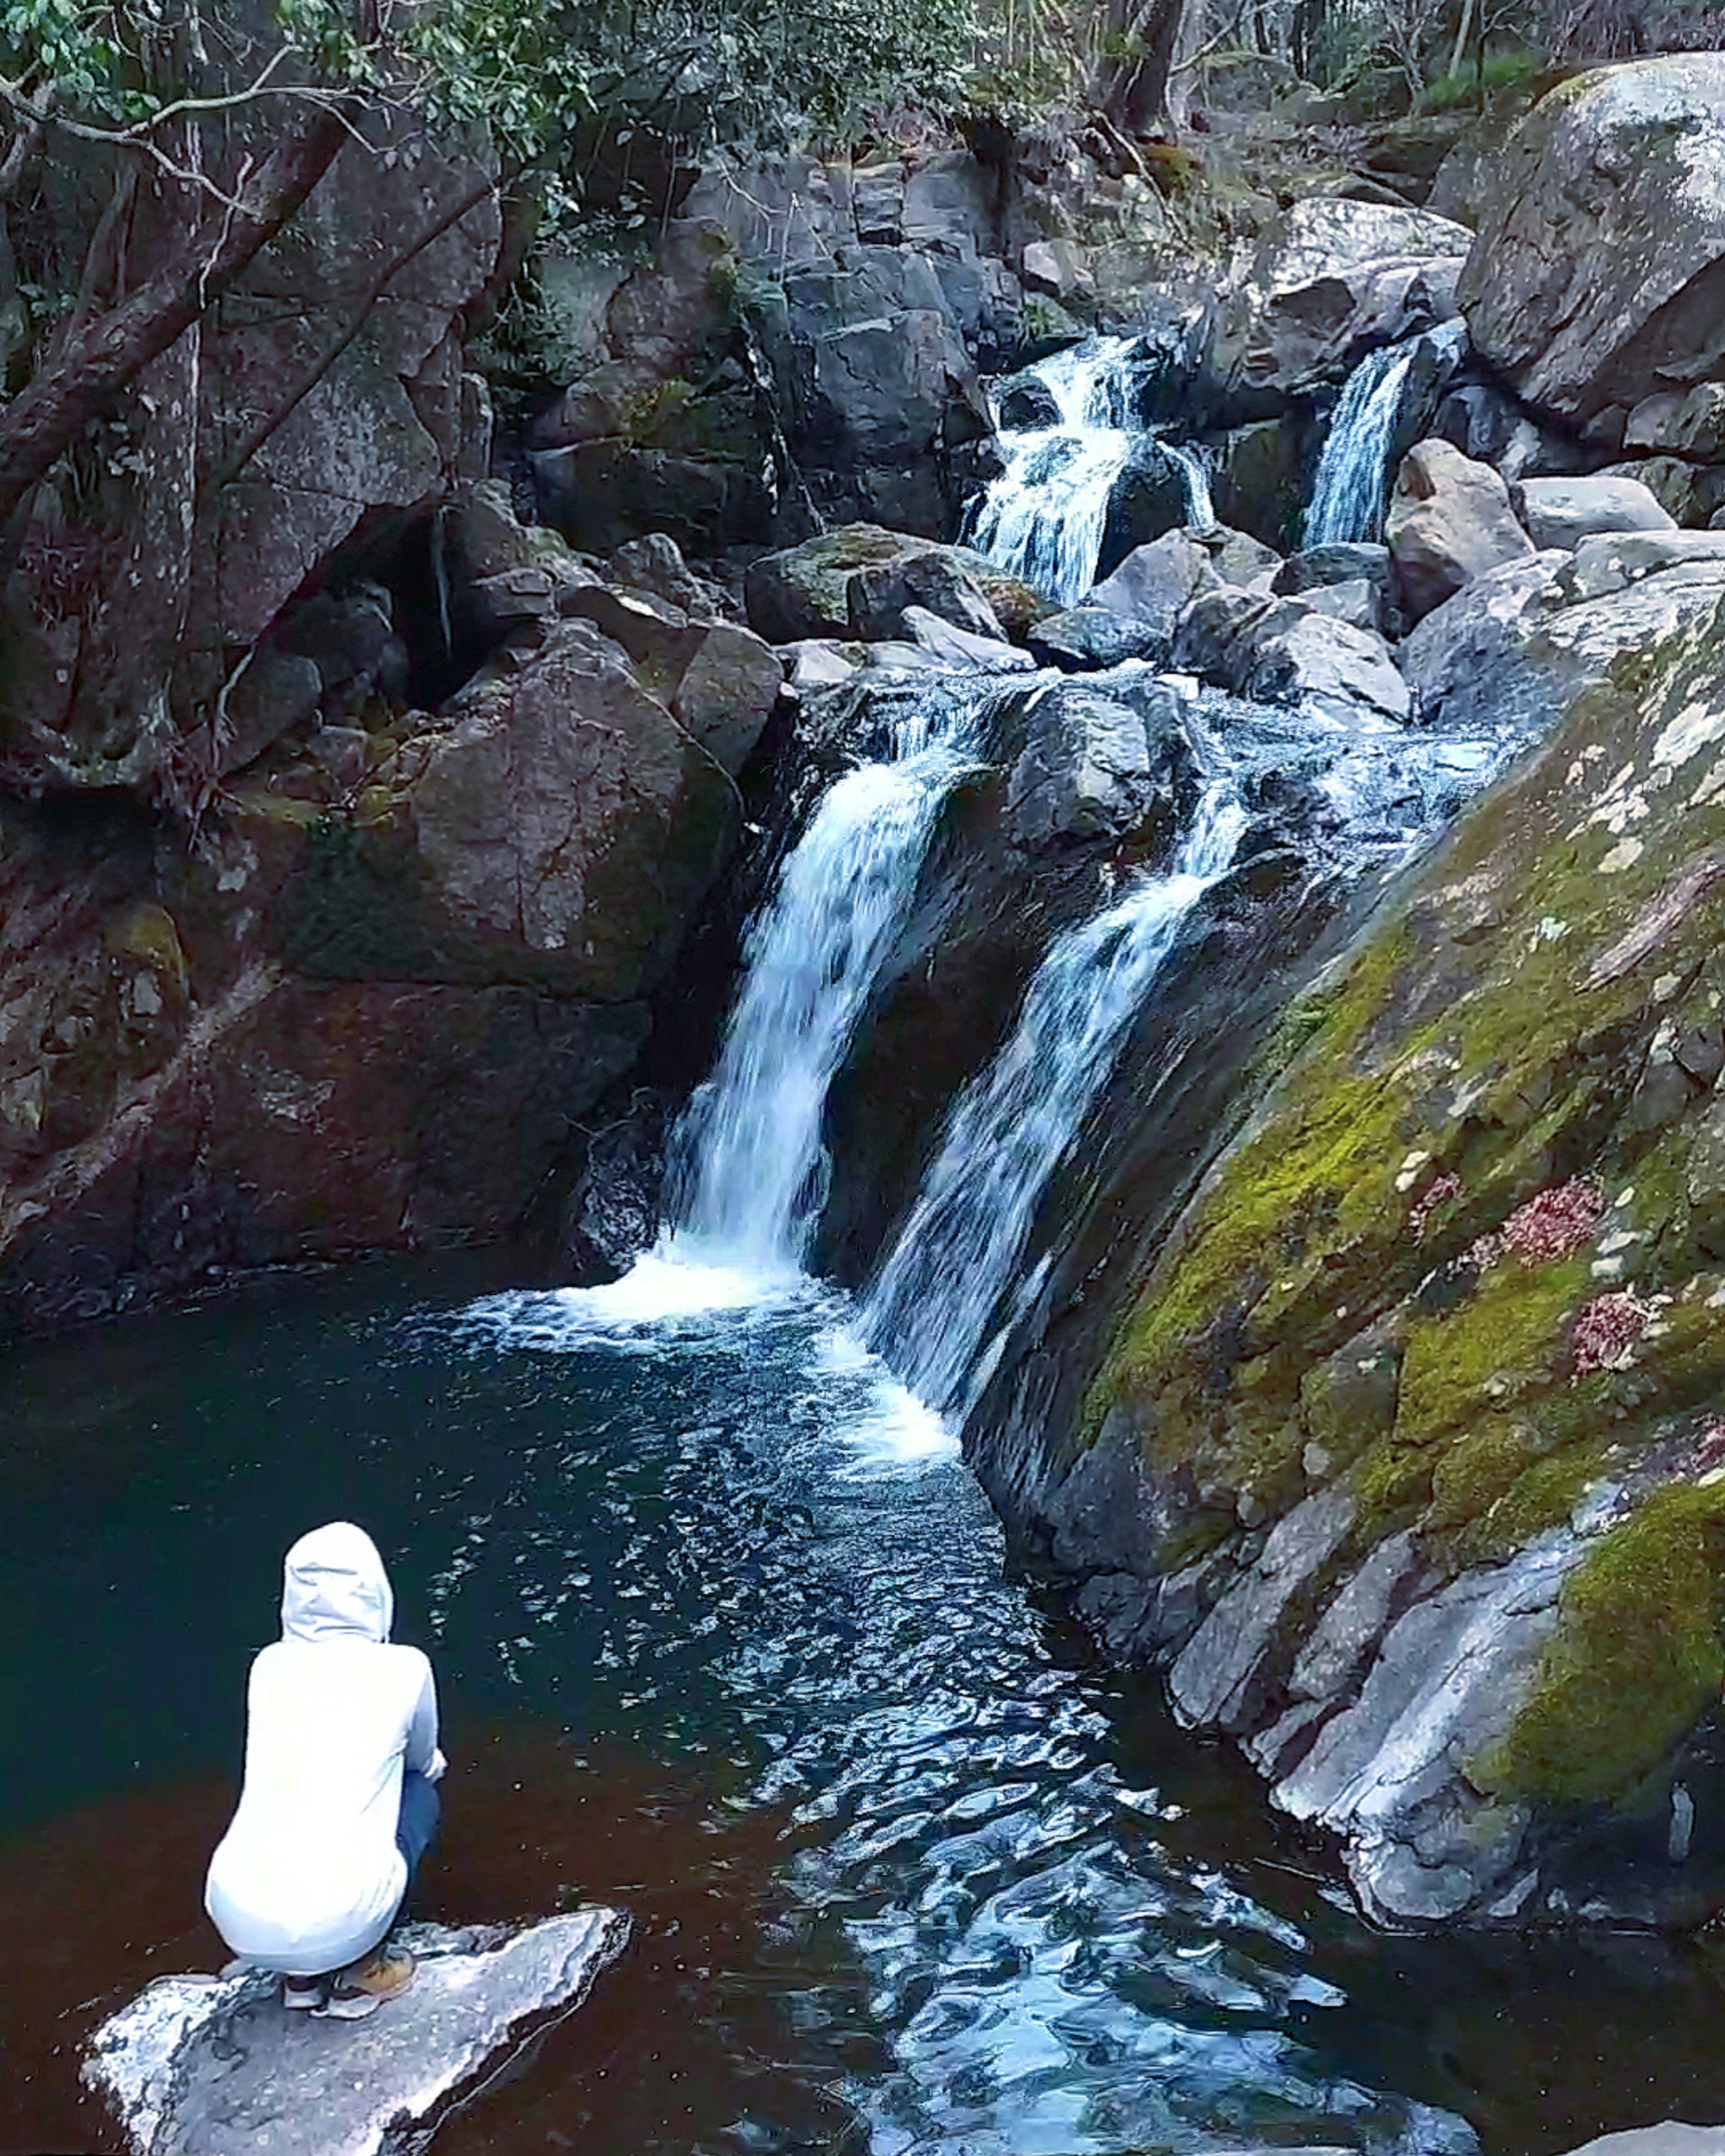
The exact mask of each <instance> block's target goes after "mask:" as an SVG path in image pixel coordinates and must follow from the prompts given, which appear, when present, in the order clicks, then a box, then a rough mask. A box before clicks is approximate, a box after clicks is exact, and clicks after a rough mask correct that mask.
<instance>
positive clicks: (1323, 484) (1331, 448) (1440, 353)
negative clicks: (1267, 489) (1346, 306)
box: [1301, 321, 1467, 547]
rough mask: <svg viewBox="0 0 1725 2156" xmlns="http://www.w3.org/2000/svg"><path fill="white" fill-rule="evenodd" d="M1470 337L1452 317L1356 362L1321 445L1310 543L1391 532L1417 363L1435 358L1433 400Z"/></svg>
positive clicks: (1309, 517) (1309, 516) (1306, 532)
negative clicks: (1397, 459)
mask: <svg viewBox="0 0 1725 2156" xmlns="http://www.w3.org/2000/svg"><path fill="white" fill-rule="evenodd" d="M1466 342H1467V332H1466V328H1465V326H1463V325H1462V324H1461V322H1460V321H1453V322H1445V323H1444V324H1443V325H1442V326H1440V328H1438V329H1436V330H1433V331H1428V332H1427V333H1425V335H1423V336H1414V337H1409V339H1408V340H1407V341H1406V342H1405V343H1403V344H1393V345H1384V346H1379V348H1378V350H1377V351H1376V352H1368V353H1367V354H1366V356H1365V357H1364V358H1363V360H1361V361H1360V362H1359V363H1358V365H1357V366H1356V367H1354V369H1353V372H1352V373H1351V374H1350V375H1349V376H1348V379H1347V381H1346V382H1344V383H1343V388H1342V394H1341V396H1340V397H1339V398H1337V401H1336V409H1335V412H1334V413H1333V414H1332V418H1331V420H1330V425H1329V431H1328V433H1327V434H1326V435H1325V436H1324V443H1323V447H1322V449H1321V450H1320V451H1319V453H1318V459H1317V472H1316V473H1315V474H1314V475H1313V478H1312V498H1311V500H1310V501H1309V502H1308V503H1307V508H1306V517H1305V522H1304V525H1303V526H1302V529H1301V543H1302V544H1303V545H1305V546H1307V547H1330V546H1336V545H1348V544H1353V543H1354V542H1358V541H1360V540H1368V541H1375V540H1377V539H1379V538H1381V537H1382V536H1383V531H1384V506H1385V504H1386V503H1387V501H1388V500H1389V483H1390V480H1391V478H1392V476H1393V472H1392V465H1393V461H1394V457H1393V453H1394V449H1395V446H1396V438H1397V436H1398V434H1400V435H1401V436H1402V439H1403V445H1404V446H1405V445H1406V439H1407V430H1406V421H1407V417H1408V410H1407V408H1408V404H1409V397H1410V394H1411V393H1412V391H1413V388H1414V376H1415V370H1416V367H1417V365H1418V363H1419V362H1420V360H1421V359H1422V358H1423V359H1425V361H1426V362H1428V376H1427V380H1426V382H1425V388H1426V391H1427V393H1428V396H1427V399H1426V401H1427V403H1428V408H1429V403H1430V398H1429V393H1430V388H1431V384H1432V378H1433V377H1442V376H1444V375H1446V374H1447V373H1448V372H1450V369H1451V368H1453V367H1454V366H1455V362H1457V360H1459V359H1460V357H1461V354H1462V352H1463V351H1464V349H1465V348H1466Z"/></svg>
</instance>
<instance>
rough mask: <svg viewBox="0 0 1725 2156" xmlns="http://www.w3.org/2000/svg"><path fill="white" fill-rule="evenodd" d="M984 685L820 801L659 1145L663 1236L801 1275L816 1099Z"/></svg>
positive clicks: (906, 890) (908, 731)
mask: <svg viewBox="0 0 1725 2156" xmlns="http://www.w3.org/2000/svg"><path fill="white" fill-rule="evenodd" d="M994 693H995V685H993V684H992V683H989V682H978V683H975V684H973V685H971V687H970V689H969V690H968V694H967V693H966V692H964V691H962V690H960V691H953V690H947V691H945V692H942V693H941V694H940V695H939V696H938V698H937V695H936V693H935V692H930V694H928V695H927V696H925V697H924V698H922V699H921V700H917V701H913V702H912V704H911V709H910V711H908V713H907V714H906V715H903V716H901V717H900V718H899V719H898V720H897V721H896V724H895V726H894V727H893V730H892V740H891V754H890V757H889V759H888V760H887V761H885V762H875V763H865V764H862V765H860V766H859V767H857V768H856V769H855V770H853V771H850V772H847V773H845V776H844V777H843V778H840V779H839V782H838V783H837V784H836V785H835V786H834V787H833V788H831V790H830V791H829V793H827V795H826V796H825V798H824V799H823V801H822V802H821V803H820V806H819V808H818V809H817V810H816V811H815V814H814V818H813V819H812V821H811V822H810V824H809V828H808V829H807V830H806V831H805V832H804V834H803V837H802V838H801V839H799V840H798V844H797V845H796V847H795V849H794V850H793V852H792V853H791V855H790V856H789V858H788V860H787V861H786V863H785V865H784V870H783V874H782V875H781V877H780V880H779V884H778V890H777V891H776V892H775V894H774V896H773V901H772V904H771V905H770V906H768V908H767V909H766V911H764V912H763V913H762V915H761V916H759V917H758V918H757V921H755V923H754V925H753V927H752V929H751V931H750V933H749V936H748V938H747V945H746V947H745V951H744V960H745V972H744V976H743V987H742V994H741V995H740V997H739V998H738V1000H737V1007H736V1009H735V1010H734V1011H733V1012H732V1016H731V1020H730V1024H729V1025H728V1027H727V1028H726V1034H725V1042H724V1046H723V1048H722V1050H721V1052H720V1055H719V1061H718V1065H717V1067H716V1070H714V1073H713V1075H712V1076H711V1079H710V1080H709V1081H707V1083H706V1085H704V1086H701V1088H700V1090H699V1091H697V1092H696V1095H695V1097H694V1099H693V1100H692V1101H691V1103H690V1105H689V1107H688V1110H687V1111H686V1112H685V1115H684V1116H683V1118H682V1121H681V1122H680V1125H679V1127H678V1129H677V1132H676V1133H675V1137H674V1138H673V1142H672V1152H673V1157H674V1159H675V1161H676V1162H677V1163H679V1164H680V1166H679V1170H678V1180H679V1183H680V1193H681V1202H680V1205H679V1206H678V1208H677V1214H676V1217H677V1229H676V1233H675V1240H677V1241H678V1242H680V1243H685V1244H692V1245H694V1246H695V1247H696V1250H697V1251H698V1252H699V1254H700V1255H701V1256H702V1257H703V1258H704V1259H706V1260H707V1261H708V1262H711V1261H713V1260H718V1261H721V1262H722V1263H724V1264H726V1265H731V1266H733V1267H736V1268H737V1269H738V1270H742V1271H745V1272H748V1273H752V1274H756V1275H762V1274H765V1275H778V1276H783V1275H788V1274H793V1273H795V1272H797V1271H798V1270H800V1268H801V1266H802V1263H803V1258H804V1256H805V1255H806V1252H807V1247H808V1243H809V1236H810V1235H811V1234H812V1233H813V1231H814V1227H815V1224H816V1223H817V1222H818V1221H819V1217H820V1210H821V1206H822V1204H823V1202H824V1195H825V1181H826V1178H825V1174H824V1167H825V1160H824V1152H823V1150H822V1146H821V1117H822V1113H823V1111H824V1107H825V1105H826V1096H827V1089H828V1087H829V1085H830V1084H831V1082H832V1079H833V1075H834V1071H835V1070H837V1069H838V1067H839V1062H840V1060H842V1058H843V1056H844V1054H845V1049H846V1048H847V1047H848V1046H849V1045H850V1037H851V1034H853V1032H854V1031H855V1028H856V1024H857V1022H858V1020H859V1019H860V1018H861V1016H862V1014H863V1010H864V1008H865V1004H867V1001H868V998H869V993H870V989H871V988H873V986H874V983H875V975H876V973H878V972H879V971H880V965H881V962H882V961H883V960H884V959H885V957H886V954H887V952H888V951H889V950H890V949H891V945H892V941H893V937H894V936H895V934H896V931H897V929H898V927H899V925H900V923H901V921H902V919H903V917H904V915H905V912H906V908H907V907H908V906H909V904H910V901H911V894H912V892H913V891H914V890H915V887H916V875H917V871H918V870H919V869H920V868H921V866H922V856H923V854H924V852H925V851H926V850H927V845H928V841H929V839H930V837H931V835H932V832H933V829H934V825H935V821H936V819H937V817H938V815H939V814H940V809H941V804H942V802H943V801H944V800H945V799H946V797H947V792H948V790H949V789H950V788H951V787H952V783H953V781H954V780H955V779H956V778H957V776H958V774H959V773H960V772H962V771H963V769H964V768H965V767H966V763H967V760H968V756H967V752H968V743H969V741H970V737H971V734H972V730H973V723H974V721H976V719H977V718H978V715H979V713H980V711H981V710H982V708H983V706H984V705H985V703H986V702H987V701H988V698H989V696H992V695H993V694H994Z"/></svg>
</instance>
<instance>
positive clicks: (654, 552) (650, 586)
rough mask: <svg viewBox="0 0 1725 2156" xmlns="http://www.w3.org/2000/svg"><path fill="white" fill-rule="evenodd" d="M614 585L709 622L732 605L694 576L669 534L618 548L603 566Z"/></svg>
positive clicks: (718, 590) (648, 534)
mask: <svg viewBox="0 0 1725 2156" xmlns="http://www.w3.org/2000/svg"><path fill="white" fill-rule="evenodd" d="M605 573H606V575H607V576H608V577H609V578H610V579H611V581H612V582H613V583H618V584H623V585H624V586H626V587H627V588H629V589H630V590H632V591H638V592H649V593H651V594H652V595H653V597H654V598H660V599H664V600H665V601H667V602H668V603H670V605H672V606H675V607H680V608H682V610H683V612H684V613H686V614H689V615H691V616H702V617H706V618H708V619H711V618H714V617H716V616H718V615H721V614H725V613H729V611H730V607H731V603H730V601H729V599H728V598H726V594H725V593H724V592H723V591H722V590H721V588H720V587H719V586H718V585H717V584H715V583H711V582H710V581H709V580H708V579H707V578H706V577H701V576H697V575H696V572H695V571H694V570H693V569H691V567H689V564H688V563H687V562H685V560H684V559H683V551H682V549H681V547H679V546H678V544H677V542H676V541H675V539H673V538H671V537H670V536H669V534H668V533H666V532H663V531H649V532H645V533H644V534H643V535H642V536H641V537H640V538H639V539H631V540H629V542H628V543H627V544H626V545H624V546H622V547H619V548H618V549H617V551H616V552H615V553H614V554H613V555H612V557H611V558H610V559H609V561H608V562H606V564H605Z"/></svg>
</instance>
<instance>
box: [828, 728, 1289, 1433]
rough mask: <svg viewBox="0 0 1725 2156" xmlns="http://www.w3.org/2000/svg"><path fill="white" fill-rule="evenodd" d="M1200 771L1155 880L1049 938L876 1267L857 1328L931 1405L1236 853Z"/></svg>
mask: <svg viewBox="0 0 1725 2156" xmlns="http://www.w3.org/2000/svg"><path fill="white" fill-rule="evenodd" d="M1211 760H1212V762H1213V764H1214V765H1215V766H1217V768H1216V769H1214V772H1213V774H1212V775H1211V776H1210V778H1209V783H1208V784H1207V786H1206V788H1205V792H1204V797H1203V798H1202V800H1201V802H1200V803H1199V808H1198V810H1197V812H1196V814H1195V815H1194V819H1193V824H1192V829H1191V830H1190V832H1189V834H1188V835H1187V837H1186V839H1185V841H1184V843H1183V845H1182V846H1181V848H1180V852H1179V857H1178V860H1177V861H1176V862H1175V864H1174V866H1173V869H1172V870H1171V871H1170V872H1169V874H1168V875H1166V876H1160V877H1154V878H1151V877H1146V878H1145V879H1143V880H1142V881H1141V882H1139V883H1138V884H1137V885H1136V887H1135V888H1133V889H1132V890H1131V891H1128V892H1127V895H1126V896H1125V897H1123V898H1122V899H1120V900H1118V901H1117V902H1116V903H1115V904H1114V905H1112V906H1109V907H1107V908H1106V911H1103V912H1101V913H1099V914H1097V915H1096V916H1095V917H1094V918H1093V919H1091V920H1090V921H1085V922H1083V923H1082V924H1081V926H1080V927H1076V928H1074V929H1071V930H1070V931H1069V932H1067V933H1066V934H1065V936H1062V937H1060V938H1058V940H1057V941H1056V942H1055V943H1054V945H1053V946H1052V947H1050V950H1049V952H1048V954H1047V956H1046V957H1045V958H1044V960H1043V962H1042V964H1041V966H1040V968H1039V969H1038V971H1037V973H1036V976H1035V978H1034V980H1033V981H1032V982H1031V983H1030V987H1029V993H1027V994H1026V996H1025V998H1024V1008H1023V1009H1022V1011H1021V1012H1020V1013H1019V1020H1018V1024H1017V1026H1016V1028H1015V1029H1014V1032H1013V1034H1012V1035H1011V1038H1010V1039H1009V1040H1008V1042H1007V1044H1006V1045H1005V1047H1004V1049H1002V1050H1001V1051H1000V1053H999V1055H997V1056H996V1057H995V1059H994V1060H993V1063H992V1064H991V1065H989V1066H988V1069H987V1070H983V1071H981V1072H979V1073H978V1075H977V1076H976V1078H975V1079H974V1080H973V1081H972V1083H971V1084H970V1086H968V1088H967V1089H966V1091H964V1093H963V1095H962V1096H961V1097H960V1099H959V1101H958V1103H957V1107H956V1108H955V1109H954V1110H953V1111H952V1116H951V1119H950V1121H949V1122H948V1125H947V1134H946V1138H945V1141H944V1142H943V1144H942V1147H941V1150H940V1153H939V1155H938V1157H937V1159H936V1161H935V1163H934V1165H933V1166H932V1168H931V1169H930V1170H929V1172H928V1174H927V1177H926V1178H925V1179H924V1182H923V1185H922V1192H921V1193H920V1194H919V1196H918V1197H917V1199H916V1205H915V1207H914V1208H913V1209H912V1211H911V1216H910V1218H909V1219H908V1220H906V1223H905V1225H904V1227H903V1229H902V1230H901V1233H900V1235H899V1237H898V1240H897V1241H896V1243H895V1245H893V1248H892V1250H891V1252H890V1253H889V1254H888V1255H887V1258H886V1262H885V1263H884V1264H883V1265H882V1266H881V1267H880V1271H879V1273H878V1274H877V1276H876V1277H875V1282H874V1284H873V1286H872V1287H871V1288H870V1292H869V1296H868V1300H867V1303H866V1306H865V1311H864V1314H863V1331H864V1336H865V1338H866V1339H867V1340H868V1342H869V1344H870V1346H871V1347H873V1348H874V1349H875V1352H876V1353H879V1354H880V1356H882V1357H883V1358H885V1360H886V1361H887V1362H888V1363H890V1364H891V1366H892V1368H894V1369H895V1370H896V1371H897V1372H898V1373H899V1375H900V1376H901V1378H903V1379H904V1381H905V1383H906V1384H907V1385H909V1386H910V1388H911V1391H912V1392H914V1393H915V1394H917V1396H918V1397H919V1398H920V1399H924V1400H926V1401H927V1403H928V1404H929V1405H930V1406H931V1407H934V1408H937V1409H941V1410H942V1412H945V1413H949V1414H955V1415H957V1416H958V1417H960V1418H961V1419H962V1415H963V1409H965V1407H966V1406H967V1405H968V1395H969V1393H970V1390H971V1387H972V1381H973V1378H975V1377H976V1375H977V1374H978V1370H979V1366H980V1364H981V1363H982V1360H983V1353H984V1349H985V1347H986V1346H987V1344H988V1333H989V1327H990V1324H991V1321H992V1320H993V1317H994V1315H995V1312H997V1311H998V1310H999V1307H1000V1306H1001V1303H1002V1301H1003V1300H1004V1297H1005V1296H1006V1294H1007V1291H1008V1290H1009V1288H1010V1286H1011V1285H1012V1281H1013V1274H1014V1268H1015V1266H1016V1265H1017V1264H1018V1261H1019V1258H1020V1257H1021V1256H1022V1255H1023V1253H1024V1244H1025V1240H1026V1239H1027V1237H1028V1236H1029V1231H1030V1224H1031V1220H1032V1218H1033V1216H1034V1213H1035V1210H1036V1208H1037V1205H1038V1203H1039V1201H1040V1199H1041V1197H1042V1193H1043V1192H1044V1191H1045V1189H1046V1188H1047V1187H1048V1184H1049V1182H1050V1178H1051V1177H1052V1176H1053V1174H1054V1172H1055V1168H1057V1167H1058V1166H1059V1165H1060V1162H1061V1161H1062V1160H1063V1159H1064V1158H1065V1154H1066V1152H1067V1149H1068V1147H1070V1145H1071V1143H1072V1141H1073V1140H1074V1138H1075V1137H1076V1136H1077V1134H1078V1129H1079V1126H1080V1124H1081V1122H1083V1120H1084V1116H1085V1113H1086V1111H1087V1109H1088V1108H1089V1106H1090V1105H1091V1101H1092V1100H1093V1099H1094V1098H1095V1096H1096V1091H1097V1089H1098V1087H1099V1086H1100V1085H1101V1082H1102V1081H1103V1080H1104V1079H1105V1078H1106V1075H1107V1074H1108V1070H1109V1068H1110V1066H1111V1063H1112V1060H1113V1055H1114V1051H1115V1050H1116V1049H1117V1047H1118V1045H1119V1043H1120V1039H1121V1036H1122V1034H1123V1032H1124V1031H1125V1029H1126V1028H1127V1026H1128V1025H1129V1024H1131V1022H1132V1019H1133V1018H1134V1017H1135V1016H1136V1015H1137V1012H1138V1010H1139V1009H1140V1008H1141V1006H1142V1004H1143V1001H1144V998H1145V997H1146V996H1147V994H1148V993H1149V992H1150V989H1151V988H1152V985H1153V983H1154V981H1155V978H1156V975H1157V973H1158V970H1159V969H1160V968H1161V966H1162V964H1163V961H1164V960H1165V959H1166V958H1167V957H1168V953H1169V952H1171V951H1172V950H1173V947H1174V945H1175V943H1176V942H1177V941H1178V937H1179V934H1180V931H1181V929H1182V927H1183V926H1184V924H1185V921H1186V920H1187V918H1188V916H1189V915H1190V913H1191V911H1192V910H1193V908H1194V906H1196V905H1197V903H1198V901H1199V899H1200V898H1202V896H1204V892H1205V891H1208V890H1209V887H1210V885H1212V884H1214V882H1215V881H1216V880H1217V878H1218V877H1219V876H1221V875H1224V874H1225V872H1226V870H1227V869H1228V867H1229V865H1230V862H1231V861H1232V860H1233V858H1234V850H1235V846H1236V845H1237V844H1239V841H1240V834H1241V832H1242V831H1243V830H1244V829H1245V824H1246V817H1245V812H1244V810H1243V809H1242V808H1241V807H1240V798H1239V793H1238V789H1237V787H1236V786H1235V783H1234V781H1233V777H1232V774H1231V773H1229V772H1228V771H1227V770H1226V768H1225V767H1223V766H1221V764H1220V759H1219V757H1216V756H1215V754H1214V750H1213V751H1212V758H1211Z"/></svg>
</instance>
